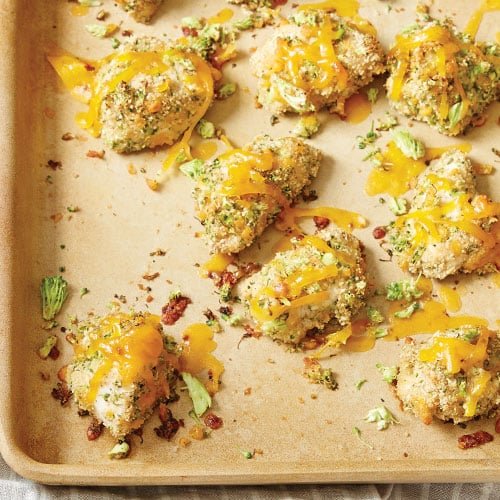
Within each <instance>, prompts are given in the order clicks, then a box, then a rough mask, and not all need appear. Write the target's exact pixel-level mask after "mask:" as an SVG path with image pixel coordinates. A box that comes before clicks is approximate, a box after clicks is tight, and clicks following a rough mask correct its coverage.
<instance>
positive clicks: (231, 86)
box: [217, 82, 238, 99]
mask: <svg viewBox="0 0 500 500" xmlns="http://www.w3.org/2000/svg"><path fill="white" fill-rule="evenodd" d="M237 88H238V86H237V85H236V83H233V82H229V83H225V84H224V85H222V87H221V88H220V89H219V90H218V91H217V97H218V99H227V98H228V97H231V96H232V95H233V94H234V93H235V92H236V89H237Z"/></svg>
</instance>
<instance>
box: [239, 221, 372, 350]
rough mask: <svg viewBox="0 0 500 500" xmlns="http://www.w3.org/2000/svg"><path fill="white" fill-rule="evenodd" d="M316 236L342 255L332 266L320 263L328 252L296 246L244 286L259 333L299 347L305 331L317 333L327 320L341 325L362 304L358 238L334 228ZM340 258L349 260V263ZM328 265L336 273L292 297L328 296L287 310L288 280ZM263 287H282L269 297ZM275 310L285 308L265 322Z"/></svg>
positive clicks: (289, 300)
mask: <svg viewBox="0 0 500 500" xmlns="http://www.w3.org/2000/svg"><path fill="white" fill-rule="evenodd" d="M318 235H319V237H320V238H322V239H324V240H325V241H326V242H327V244H329V246H330V247H331V248H338V249H339V251H340V252H341V253H340V254H334V263H333V264H328V265H327V264H324V259H323V256H324V254H325V253H330V252H325V251H322V250H319V249H318V248H316V247H315V246H313V245H310V244H305V245H301V244H299V243H298V242H295V243H294V248H293V249H291V250H288V251H286V252H279V253H277V254H276V255H275V257H274V259H273V260H271V261H270V262H269V263H268V264H266V265H264V266H263V267H262V269H261V270H260V271H259V272H258V273H256V274H254V275H253V276H252V277H251V278H249V279H248V280H247V282H246V287H245V288H244V290H243V298H244V299H245V303H246V305H247V306H248V310H249V315H250V316H251V318H252V319H253V321H254V323H255V324H256V326H257V328H258V329H259V330H260V331H262V332H263V333H264V334H266V335H268V336H270V337H272V338H274V339H276V340H278V341H281V342H286V343H291V344H299V343H300V342H301V341H302V339H303V338H304V337H305V335H306V334H307V332H308V331H310V330H312V329H314V328H316V329H318V330H322V329H323V328H324V327H325V325H326V324H327V323H328V322H330V321H332V320H335V321H336V322H337V323H338V324H340V325H341V326H345V325H347V324H348V323H349V321H350V320H351V318H352V316H353V315H354V314H355V313H356V312H357V311H358V310H359V309H360V308H361V307H362V306H363V305H364V297H365V292H366V278H365V276H364V264H363V257H362V254H361V251H360V247H359V242H358V240H357V239H356V238H354V237H353V236H352V235H350V234H348V233H344V232H343V231H340V230H338V229H334V228H333V227H332V228H328V230H323V231H321V232H320V233H318ZM339 255H346V256H349V264H348V263H346V262H344V261H343V260H342V258H341V257H339ZM331 266H336V267H337V268H338V269H339V273H338V274H336V275H334V276H332V277H328V278H325V279H322V280H319V281H317V282H312V283H309V284H308V285H306V286H304V287H303V289H302V290H301V291H300V294H299V295H298V296H297V297H306V296H310V295H313V294H318V293H324V292H328V293H327V296H326V297H324V298H323V299H322V300H321V301H318V302H315V301H312V303H311V304H307V305H303V306H300V307H295V308H290V306H291V305H292V302H293V301H294V300H296V299H297V297H295V296H291V297H289V296H288V295H287V292H286V290H287V286H286V280H287V278H288V277H289V276H291V275H294V274H296V273H302V272H304V271H305V270H307V269H315V270H320V269H325V268H328V267H331ZM267 289H275V290H281V289H283V290H284V292H283V293H280V294H279V295H278V296H276V297H274V296H269V295H266V294H263V293H262V290H267ZM257 306H258V307H257ZM276 307H278V308H283V307H284V308H285V309H284V310H283V311H282V312H281V313H280V315H279V316H278V317H275V318H271V317H269V319H267V318H266V315H268V316H272V314H273V313H272V311H273V310H274V308H276ZM258 311H261V313H258ZM266 311H268V312H267V313H266ZM332 335H333V336H335V334H332ZM335 337H336V336H335ZM327 341H328V339H327Z"/></svg>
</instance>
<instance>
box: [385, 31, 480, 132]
mask: <svg viewBox="0 0 500 500" xmlns="http://www.w3.org/2000/svg"><path fill="white" fill-rule="evenodd" d="M426 44H432V45H431V46H432V50H433V56H430V55H427V57H428V58H431V57H434V68H435V71H436V73H437V74H438V75H439V76H441V77H442V78H451V79H453V85H454V87H455V90H456V92H457V93H458V94H459V95H460V98H461V102H462V106H461V107H460V115H459V116H458V119H457V122H460V120H462V118H463V117H464V116H465V115H466V114H467V111H468V108H469V106H470V101H469V99H468V98H467V96H466V94H465V91H464V89H463V87H462V84H461V83H460V80H459V77H458V65H457V62H456V59H455V54H456V53H457V52H459V51H460V50H466V51H467V50H476V49H475V47H474V46H473V45H472V44H466V43H463V42H462V41H460V40H458V39H457V38H456V37H455V36H454V35H453V34H452V33H451V31H450V30H449V29H447V28H445V27H443V26H437V25H432V26H429V27H426V28H424V29H423V30H420V31H417V32H413V33H411V32H410V33H405V34H400V35H397V36H396V44H395V46H394V47H393V48H392V49H391V51H390V52H389V56H390V57H391V56H392V57H394V58H395V59H396V68H395V71H394V73H393V74H392V77H391V78H390V79H389V81H388V91H389V92H388V96H389V98H390V99H392V100H393V101H398V100H399V99H400V98H401V95H402V91H403V85H404V81H405V77H406V73H407V71H408V68H409V66H410V54H411V51H413V50H414V49H416V48H417V47H421V46H423V45H426ZM479 53H480V51H479ZM480 54H481V53H480ZM483 57H484V56H483ZM451 104H452V103H449V102H448V96H447V94H446V93H444V92H443V93H442V95H441V96H440V97H439V120H440V122H441V123H443V122H445V121H446V120H447V119H448V113H449V110H450V106H451ZM456 126H459V124H458V123H457V125H456Z"/></svg>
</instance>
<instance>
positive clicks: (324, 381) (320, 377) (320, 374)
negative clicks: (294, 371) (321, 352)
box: [304, 360, 339, 391]
mask: <svg viewBox="0 0 500 500" xmlns="http://www.w3.org/2000/svg"><path fill="white" fill-rule="evenodd" d="M304 375H305V376H306V377H307V378H308V379H309V380H310V382H311V383H313V384H321V385H324V386H325V387H326V388H327V389H330V390H331V391H334V390H335V389H337V388H338V385H339V384H338V382H337V381H336V380H335V375H334V374H333V371H332V370H331V368H323V367H322V366H321V365H320V364H319V363H318V362H317V361H315V360H309V361H308V362H307V363H306V367H305V369H304Z"/></svg>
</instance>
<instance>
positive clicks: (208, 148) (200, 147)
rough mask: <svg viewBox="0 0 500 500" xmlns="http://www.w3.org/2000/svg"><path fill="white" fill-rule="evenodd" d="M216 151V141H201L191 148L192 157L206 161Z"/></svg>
mask: <svg viewBox="0 0 500 500" xmlns="http://www.w3.org/2000/svg"><path fill="white" fill-rule="evenodd" d="M216 152H217V142H215V141H203V142H202V143H200V144H197V145H196V146H194V147H193V148H192V151H191V154H192V156H193V158H198V159H199V160H203V161H207V160H209V159H210V158H212V156H214V155H215V153H216Z"/></svg>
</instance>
